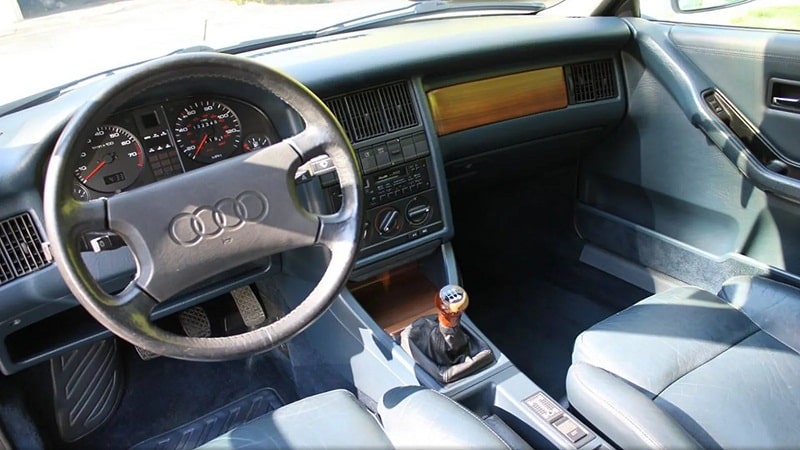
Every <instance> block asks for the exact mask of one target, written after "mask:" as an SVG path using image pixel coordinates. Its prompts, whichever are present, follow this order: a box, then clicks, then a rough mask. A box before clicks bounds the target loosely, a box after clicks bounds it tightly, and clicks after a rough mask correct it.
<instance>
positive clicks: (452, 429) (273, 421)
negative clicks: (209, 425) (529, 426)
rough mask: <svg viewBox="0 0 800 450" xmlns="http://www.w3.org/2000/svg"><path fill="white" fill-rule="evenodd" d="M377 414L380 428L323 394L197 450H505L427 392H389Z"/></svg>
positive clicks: (352, 404) (452, 405)
mask: <svg viewBox="0 0 800 450" xmlns="http://www.w3.org/2000/svg"><path fill="white" fill-rule="evenodd" d="M378 415H379V417H380V422H381V423H382V425H381V423H379V420H378V419H377V418H376V417H375V416H373V415H372V414H371V413H370V412H369V411H367V409H366V408H365V407H364V405H363V404H362V403H360V402H359V401H358V400H357V399H356V398H355V397H354V396H353V394H351V393H350V392H348V391H345V390H342V389H340V390H335V391H329V392H325V393H322V394H317V395H314V396H311V397H307V398H304V399H302V400H299V401H296V402H294V403H291V404H289V405H286V406H283V407H281V408H279V409H277V410H275V411H273V412H272V413H270V414H266V415H264V416H261V417H259V418H257V419H255V420H253V421H252V422H249V423H247V424H245V425H242V426H240V427H238V428H235V429H233V430H232V431H230V432H228V433H226V434H223V435H222V436H220V437H218V438H216V439H214V440H212V441H210V442H208V443H206V444H205V445H203V446H201V447H200V448H201V449H203V450H210V449H215V450H216V449H231V450H233V449H236V450H238V449H273V448H275V449H277V448H281V449H285V448H352V449H355V448H369V449H380V448H387V449H391V448H397V447H408V448H432V447H447V448H487V449H509V448H511V445H509V444H508V443H507V442H506V440H504V439H502V438H501V437H500V436H499V435H498V434H497V433H496V432H495V431H493V430H492V429H491V428H489V426H488V425H487V424H486V423H484V422H483V421H482V420H481V419H479V418H478V417H477V416H475V415H474V414H473V413H472V412H470V411H469V410H467V409H466V408H464V407H463V406H461V405H459V404H458V403H456V402H455V401H453V400H451V399H449V398H448V397H445V396H444V395H442V394H440V393H438V392H436V391H433V390H430V389H425V388H421V387H417V386H406V387H400V388H394V389H391V390H389V391H388V392H386V394H384V396H383V399H382V400H381V402H380V404H379V405H378ZM516 439H519V437H516ZM517 445H518V443H517V442H515V446H517Z"/></svg>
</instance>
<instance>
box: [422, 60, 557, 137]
mask: <svg viewBox="0 0 800 450" xmlns="http://www.w3.org/2000/svg"><path fill="white" fill-rule="evenodd" d="M428 102H429V103H430V105H431V112H432V113H433V121H434V123H435V124H436V132H437V134H439V136H443V135H445V134H450V133H455V132H456V131H462V130H467V129H470V128H475V127H479V126H482V125H488V124H491V123H495V122H500V121H503V120H509V119H516V118H518V117H523V116H527V115H530V114H535V113H539V112H544V111H552V110H555V109H561V108H565V107H566V106H567V103H568V98H567V85H566V82H565V81H564V68H563V67H550V68H547V69H538V70H531V71H528V72H520V73H515V74H511V75H503V76H499V77H494V78H486V79H483V80H476V81H468V82H466V83H461V84H456V85H452V86H446V87H442V88H438V89H434V90H432V91H429V92H428Z"/></svg>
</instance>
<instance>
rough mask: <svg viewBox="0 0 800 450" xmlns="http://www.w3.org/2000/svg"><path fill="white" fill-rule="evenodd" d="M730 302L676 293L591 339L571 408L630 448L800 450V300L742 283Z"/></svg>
mask: <svg viewBox="0 0 800 450" xmlns="http://www.w3.org/2000/svg"><path fill="white" fill-rule="evenodd" d="M754 286H756V287H754ZM775 293H777V294H775ZM721 295H722V296H723V297H725V298H724V299H723V298H720V297H717V296H715V295H713V294H710V293H708V292H704V291H701V290H699V289H695V288H678V289H673V290H670V291H667V292H664V293H660V294H657V295H654V296H652V297H650V298H648V299H645V300H643V301H641V302H639V303H637V304H636V305H634V306H632V307H630V308H628V309H626V310H625V311H622V312H620V313H618V314H616V315H614V316H612V317H610V318H608V319H606V320H605V321H603V322H600V323H598V324H597V325H595V326H593V327H592V328H590V329H589V330H587V331H585V332H584V333H582V334H581V335H580V336H579V337H578V339H577V340H576V343H575V350H574V353H573V365H572V367H571V368H570V371H569V374H568V376H567V393H568V397H569V401H570V403H571V404H572V405H573V406H574V407H575V408H576V409H577V410H578V411H580V412H581V413H582V414H583V415H584V416H585V417H586V418H587V419H588V420H589V421H590V422H591V423H593V424H594V425H595V426H597V427H598V428H599V429H600V430H601V431H602V432H604V433H605V434H607V435H608V437H609V438H610V439H612V440H613V441H615V442H616V443H617V444H619V445H620V446H622V447H643V446H646V447H666V448H679V447H680V448H690V447H701V446H702V447H705V448H720V447H722V448H755V447H769V448H778V447H780V448H786V447H793V446H796V445H797V442H800V428H798V427H797V426H796V421H797V417H798V416H800V356H799V355H798V353H797V352H796V351H795V350H793V349H792V348H791V347H790V346H787V345H785V344H784V342H788V343H790V344H791V340H792V339H793V338H794V339H796V337H797V333H796V331H795V332H794V334H792V333H791V332H790V331H789V330H790V328H791V327H790V326H789V325H790V324H788V323H787V321H790V320H791V318H792V317H797V316H796V314H797V312H800V292H798V291H797V290H796V289H794V288H791V287H789V286H786V285H783V284H780V283H776V282H774V281H770V280H765V279H750V278H740V279H735V280H733V281H732V282H731V283H728V284H727V285H726V286H725V288H723V291H722V293H721ZM754 296H756V297H758V298H754ZM770 299H772V300H770ZM728 300H731V302H732V303H733V304H731V302H729V301H728ZM734 300H735V301H734ZM795 323H796V322H795ZM795 329H796V328H795Z"/></svg>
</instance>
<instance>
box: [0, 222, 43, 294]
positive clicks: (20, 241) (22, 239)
mask: <svg viewBox="0 0 800 450" xmlns="http://www.w3.org/2000/svg"><path fill="white" fill-rule="evenodd" d="M0 246H2V247H0V284H3V283H5V282H7V281H10V280H13V279H14V278H17V277H21V276H23V275H27V274H29V273H31V272H34V271H36V270H39V269H41V268H42V267H44V266H46V265H48V264H50V258H49V257H48V256H47V255H46V254H45V252H44V249H43V248H42V237H41V236H40V235H39V230H38V229H37V228H36V225H35V224H34V223H33V218H32V217H31V215H30V214H29V213H22V214H20V215H17V216H14V217H11V218H9V219H6V220H3V221H0Z"/></svg>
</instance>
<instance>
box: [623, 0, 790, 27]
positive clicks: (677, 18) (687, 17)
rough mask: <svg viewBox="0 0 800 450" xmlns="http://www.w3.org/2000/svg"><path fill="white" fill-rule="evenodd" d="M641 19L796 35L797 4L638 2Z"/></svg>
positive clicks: (784, 0)
mask: <svg viewBox="0 0 800 450" xmlns="http://www.w3.org/2000/svg"><path fill="white" fill-rule="evenodd" d="M639 3H640V8H641V12H642V17H646V18H650V19H654V20H663V21H667V22H682V23H700V24H708V25H724V26H733V27H746V28H768V29H775V30H789V31H800V2H798V0H641V1H640V2H639Z"/></svg>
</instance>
